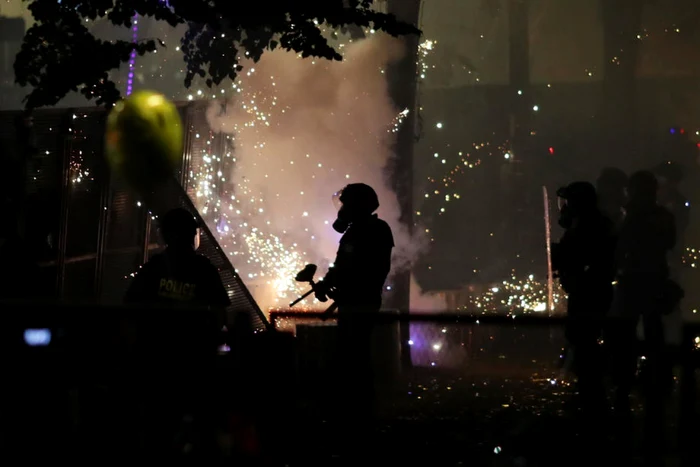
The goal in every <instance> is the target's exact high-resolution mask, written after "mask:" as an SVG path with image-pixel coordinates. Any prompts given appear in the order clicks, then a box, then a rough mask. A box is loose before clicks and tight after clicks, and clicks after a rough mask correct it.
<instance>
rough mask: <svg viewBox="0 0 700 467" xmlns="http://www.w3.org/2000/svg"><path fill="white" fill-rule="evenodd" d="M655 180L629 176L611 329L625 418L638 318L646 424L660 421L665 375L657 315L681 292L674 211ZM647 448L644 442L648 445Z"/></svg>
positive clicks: (647, 176)
mask: <svg viewBox="0 0 700 467" xmlns="http://www.w3.org/2000/svg"><path fill="white" fill-rule="evenodd" d="M658 188H659V187H658V181H657V179H656V177H655V176H654V174H653V173H651V172H648V171H640V172H637V173H635V174H633V175H632V176H631V177H630V180H629V187H628V193H629V202H628V203H627V206H626V212H627V214H626V216H625V221H624V223H623V225H622V230H621V232H620V236H619V241H618V247H617V253H616V263H617V264H616V269H617V274H618V278H617V282H618V285H617V287H616V289H615V304H614V305H613V312H614V313H615V315H616V316H617V318H618V319H617V320H616V322H618V325H617V326H616V328H615V332H614V333H611V341H612V343H613V344H614V351H615V352H614V363H615V365H616V369H615V372H614V379H615V381H614V382H615V383H616V390H617V391H616V395H615V396H616V397H615V408H616V412H618V413H620V415H623V416H624V418H626V419H628V418H629V413H630V406H629V395H630V391H631V389H632V385H633V383H634V381H635V374H636V370H637V355H638V354H637V350H638V345H637V344H638V342H637V338H636V337H637V336H636V334H637V332H636V331H637V325H638V323H639V320H640V318H641V320H642V323H643V325H644V340H645V344H646V345H645V347H646V348H645V353H644V355H645V357H646V360H645V371H644V372H643V374H646V375H647V377H646V378H645V382H646V384H645V385H644V386H645V388H646V389H647V396H648V397H647V406H646V416H647V417H648V421H649V423H648V424H646V428H648V429H652V430H653V429H655V428H658V427H659V426H661V425H662V424H663V423H662V421H661V417H662V391H663V389H664V386H665V383H666V382H667V381H668V379H667V378H666V376H667V375H665V368H664V367H665V364H664V348H665V336H664V326H663V321H662V316H663V315H664V313H667V312H668V310H669V309H672V308H674V307H675V306H676V302H678V301H679V300H680V296H681V295H682V291H681V290H678V288H677V286H676V287H672V286H670V284H671V282H670V280H669V278H670V271H669V264H668V254H669V252H670V251H671V250H673V248H674V247H675V245H676V242H677V240H676V223H675V219H674V216H673V214H672V213H671V212H670V211H669V210H668V209H666V208H665V207H663V206H660V205H659V204H658V198H657V197H658ZM647 447H649V446H647Z"/></svg>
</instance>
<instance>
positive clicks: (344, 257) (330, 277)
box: [314, 240, 353, 302]
mask: <svg viewBox="0 0 700 467" xmlns="http://www.w3.org/2000/svg"><path fill="white" fill-rule="evenodd" d="M352 264H353V251H352V245H351V244H350V243H349V242H343V241H342V240H341V243H340V247H339V248H338V252H337V253H336V255H335V261H334V262H333V265H332V266H331V267H330V268H328V272H326V275H325V276H324V277H323V279H321V280H319V281H318V282H316V286H315V287H314V292H315V294H316V298H317V299H318V300H319V301H321V302H325V301H326V299H327V296H331V298H333V297H332V295H333V290H335V289H336V288H337V287H338V285H339V284H341V283H342V281H343V277H344V276H345V275H346V274H347V271H348V270H350V269H351V268H352Z"/></svg>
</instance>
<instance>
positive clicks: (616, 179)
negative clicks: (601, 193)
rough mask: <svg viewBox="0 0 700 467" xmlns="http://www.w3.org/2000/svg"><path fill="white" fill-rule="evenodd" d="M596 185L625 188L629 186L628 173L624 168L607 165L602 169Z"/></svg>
mask: <svg viewBox="0 0 700 467" xmlns="http://www.w3.org/2000/svg"><path fill="white" fill-rule="evenodd" d="M596 185H598V189H612V188H620V189H624V188H626V187H627V174H625V172H624V171H622V169H618V168H616V167H606V168H604V169H603V170H601V171H600V175H599V176H598V180H597V181H596Z"/></svg>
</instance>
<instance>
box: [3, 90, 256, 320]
mask: <svg viewBox="0 0 700 467" xmlns="http://www.w3.org/2000/svg"><path fill="white" fill-rule="evenodd" d="M178 108H179V111H180V114H181V117H182V121H183V124H184V128H185V131H186V134H185V138H186V144H185V151H184V154H183V159H182V167H181V170H180V171H179V173H178V177H179V182H180V183H179V184H177V186H174V187H171V188H172V189H171V190H169V192H168V193H167V196H168V197H169V200H168V201H167V204H168V205H170V206H172V207H174V206H183V207H186V208H187V209H189V210H191V211H192V212H193V214H194V215H196V216H197V217H199V219H200V221H201V217H200V216H199V213H198V212H197V210H196V209H195V207H194V206H193V205H192V202H191V201H190V199H189V198H188V196H187V192H188V190H189V191H191V187H189V186H188V183H189V177H188V174H189V173H190V170H192V168H193V167H196V166H197V164H200V163H201V157H202V151H200V150H198V147H197V145H198V144H200V143H201V141H199V140H198V139H197V138H194V137H193V134H195V133H197V132H203V131H204V129H208V125H207V122H206V118H205V108H204V107H203V106H202V105H201V104H197V103H192V104H186V105H179V106H178ZM23 117H24V114H23V113H21V112H0V151H1V154H2V156H3V160H2V164H3V167H4V169H5V170H7V173H12V174H13V175H12V176H11V177H9V178H10V179H9V181H8V183H7V184H6V186H5V187H4V189H5V190H6V197H9V198H11V199H12V201H13V203H14V204H15V205H16V206H17V211H18V212H20V213H23V216H22V219H20V220H19V224H20V225H21V230H22V231H23V233H24V235H23V236H24V239H25V242H26V245H24V246H23V248H24V250H25V251H26V254H27V257H28V259H29V260H36V261H38V262H39V263H40V264H41V266H42V284H40V286H39V287H37V289H40V290H45V291H50V293H48V295H49V296H53V297H56V298H59V299H63V300H67V301H93V302H94V301H98V302H100V303H104V304H116V303H120V302H121V300H122V297H123V296H124V292H125V291H126V287H127V286H128V282H129V278H130V276H131V275H132V274H133V273H134V272H136V271H137V270H138V267H139V265H141V264H142V263H143V262H145V261H147V260H148V258H149V257H150V255H151V254H152V253H153V252H155V251H157V250H158V249H159V248H160V245H159V243H158V236H157V232H156V229H155V228H153V222H152V220H153V216H152V215H151V213H149V210H148V209H147V208H146V206H145V205H144V204H143V203H142V202H141V201H143V200H142V199H140V197H139V196H137V195H136V194H134V193H133V192H132V191H131V190H129V188H128V187H127V186H126V185H125V183H124V182H123V181H122V180H120V179H119V178H118V177H116V176H114V175H113V174H111V173H110V170H109V167H108V166H107V164H106V163H105V158H104V157H103V149H104V141H103V137H104V133H105V132H104V124H105V117H106V113H105V112H104V111H103V110H101V109H98V108H91V109H60V110H59V109H47V110H40V111H36V112H34V113H33V114H32V118H33V125H32V127H31V129H28V127H27V126H26V125H25V124H23ZM207 131H208V130H207ZM200 149H201V148H200ZM22 174H24V177H22ZM18 178H19V179H21V180H17V179H18ZM201 224H202V225H204V222H201ZM201 252H202V253H203V254H204V255H206V256H207V257H208V258H209V259H210V260H211V261H212V263H214V265H215V266H216V267H217V269H218V270H219V272H220V274H221V278H222V281H223V282H224V285H225V286H226V288H227V289H228V290H229V293H230V295H231V297H232V302H233V305H232V307H231V310H230V311H231V313H232V314H235V313H237V312H243V313H245V314H247V315H249V316H250V319H251V324H252V326H253V327H254V329H255V330H265V329H267V327H268V323H267V320H266V318H265V316H264V314H263V313H262V312H261V311H260V309H259V307H258V306H257V304H256V303H255V301H254V300H253V298H252V296H251V295H250V293H249V292H248V289H247V288H246V286H245V284H244V283H243V281H242V280H241V278H240V277H239V276H238V275H237V274H236V272H235V268H234V267H233V266H232V265H231V263H230V261H229V259H228V257H227V256H226V255H225V254H224V252H223V251H222V250H221V248H220V247H219V245H218V242H217V239H216V236H215V235H214V234H213V233H212V232H211V231H209V230H208V229H207V228H206V227H205V228H204V229H203V232H202V238H201Z"/></svg>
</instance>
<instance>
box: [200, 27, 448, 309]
mask: <svg viewBox="0 0 700 467" xmlns="http://www.w3.org/2000/svg"><path fill="white" fill-rule="evenodd" d="M367 32H368V33H369V34H372V33H373V31H367ZM433 44H434V43H433V42H432V41H425V42H423V43H422V44H420V49H419V54H418V56H419V62H418V68H419V70H421V71H422V73H423V74H424V72H425V70H427V68H428V67H427V65H425V63H424V60H425V59H426V58H427V57H428V55H429V52H430V50H432V48H433ZM344 46H345V44H343V43H340V44H339V46H338V50H339V51H340V52H341V54H342V53H343V51H344V49H345V47H344ZM300 59H301V58H300ZM377 71H378V72H379V73H384V70H381V69H378V70H377ZM255 73H256V71H255V68H249V69H248V70H247V71H246V72H245V73H243V74H241V75H240V76H239V78H238V80H237V81H236V83H234V84H233V85H232V88H231V89H232V91H233V92H234V93H235V99H236V101H237V102H238V103H239V105H240V107H241V108H242V109H243V110H244V111H245V112H246V113H247V114H248V117H249V118H248V120H247V121H246V122H245V123H243V124H242V126H243V128H245V129H246V130H251V129H255V128H257V127H261V126H265V127H267V126H270V124H271V122H274V120H275V116H276V115H279V113H285V112H290V111H293V109H289V108H281V107H280V106H279V105H278V102H277V96H276V95H275V92H274V90H275V86H276V83H275V81H276V79H279V77H275V76H270V77H269V81H268V83H267V84H268V85H267V86H265V88H266V89H265V92H264V93H263V92H254V91H250V90H248V89H247V88H246V78H249V77H251V76H252V75H254V74H255ZM258 79H260V77H258ZM195 94H196V96H195V95H194V94H190V95H189V96H187V97H188V100H194V99H197V98H202V97H208V96H207V95H206V94H205V93H204V92H203V91H202V90H198V91H196V93H195ZM221 94H225V92H224V90H222V91H221ZM408 113H409V110H408V109H404V110H402V111H400V112H399V113H398V114H397V115H396V117H395V118H394V120H393V122H392V123H391V125H389V127H388V128H387V131H389V132H396V131H398V129H399V128H400V126H401V124H402V123H403V122H404V120H405V119H406V117H407V115H408ZM241 129H242V128H240V127H238V128H233V129H232V131H231V133H232V134H234V135H235V134H237V133H238V132H239V131H240V130H241ZM194 137H195V138H196V139H200V138H203V139H205V144H204V149H203V150H202V151H203V154H202V164H201V167H200V168H199V170H198V171H196V172H194V171H192V172H190V174H189V185H190V186H193V187H195V191H196V197H195V200H194V201H195V203H196V206H197V207H198V209H199V210H200V212H201V214H202V216H203V217H204V219H206V220H207V222H208V223H210V225H212V226H214V227H215V228H214V229H212V230H214V231H215V232H216V233H217V234H218V241H219V243H220V245H221V247H222V248H223V249H224V251H226V252H227V254H228V255H229V257H230V258H231V262H232V263H233V264H234V265H235V266H236V267H237V268H238V269H237V273H238V274H239V275H240V276H241V277H242V278H243V280H244V281H246V282H247V283H248V284H249V285H250V286H252V287H251V288H253V289H254V290H255V288H258V287H262V290H261V291H260V294H261V296H265V299H266V301H269V302H271V303H274V305H273V306H272V308H285V307H287V306H288V305H289V303H290V302H291V301H292V300H294V299H295V298H296V297H297V296H298V295H300V294H302V293H303V292H304V291H305V290H306V288H307V287H308V284H299V283H297V282H295V281H294V276H295V275H296V273H297V272H298V271H299V270H301V269H302V268H303V267H304V266H305V264H306V263H307V262H310V258H309V255H308V254H307V252H306V251H305V250H304V248H303V247H302V246H301V245H298V244H297V243H294V242H290V241H289V240H288V239H287V238H285V236H286V234H287V232H285V231H282V232H281V233H280V232H279V231H278V229H275V225H274V223H275V220H274V219H272V218H270V217H268V216H267V215H266V212H265V211H266V210H265V207H266V206H265V204H266V203H265V199H264V197H263V196H262V195H261V193H256V192H254V191H253V190H252V189H251V188H250V187H249V186H248V185H247V184H246V183H245V181H243V182H237V183H234V182H232V181H229V180H227V179H226V174H227V173H230V172H231V171H232V170H234V169H235V164H236V158H235V156H234V151H233V143H234V139H235V136H228V137H227V138H226V148H225V149H224V151H223V153H222V154H218V153H217V152H216V151H215V150H214V149H213V145H212V142H213V141H214V138H215V135H214V134H213V133H211V134H207V135H203V134H195V135H194ZM236 144H240V142H239V141H236ZM264 147H265V141H263V140H258V141H257V142H256V143H255V144H254V148H255V149H260V150H263V149H264ZM307 157H309V156H308V155H307ZM289 163H290V164H293V163H294V161H289ZM319 167H320V164H319ZM346 178H349V175H346ZM244 180H245V179H244ZM300 214H301V216H302V217H304V216H305V213H303V212H302V213H300ZM295 238H296V237H295ZM313 240H314V238H313V236H311V235H310V238H309V242H308V243H307V244H306V245H304V246H309V247H310V246H311V245H312V244H313ZM256 295H257V294H256ZM270 295H272V299H271V300H268V299H269V296H270ZM325 306H326V305H324V304H321V303H319V302H318V301H316V300H315V299H314V298H313V297H311V298H308V299H306V300H303V301H302V302H301V303H299V304H298V305H297V306H296V307H295V308H298V309H301V310H311V309H319V308H322V307H325Z"/></svg>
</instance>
